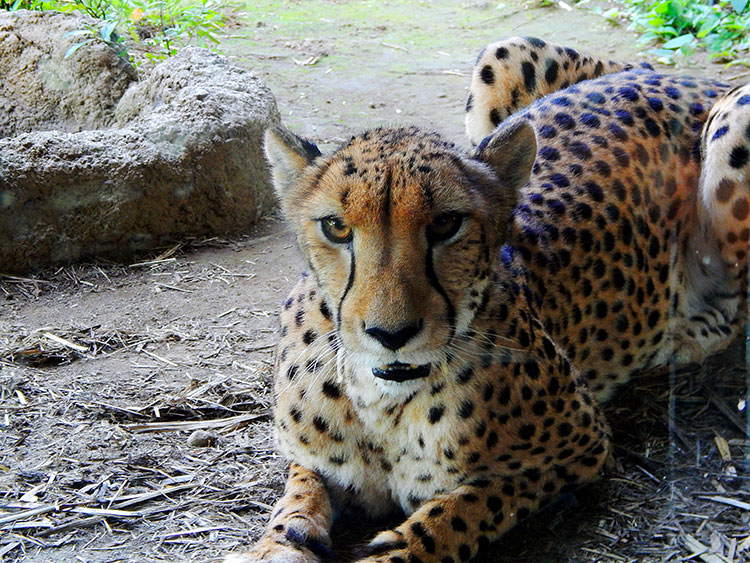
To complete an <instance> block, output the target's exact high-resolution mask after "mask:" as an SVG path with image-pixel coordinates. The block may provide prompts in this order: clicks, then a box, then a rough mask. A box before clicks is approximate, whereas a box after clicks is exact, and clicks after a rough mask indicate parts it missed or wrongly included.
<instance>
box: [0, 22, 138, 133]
mask: <svg viewBox="0 0 750 563" xmlns="http://www.w3.org/2000/svg"><path fill="white" fill-rule="evenodd" d="M100 23H101V22H97V21H96V20H94V19H93V18H89V17H87V16H83V15H71V14H61V13H58V12H29V11H26V10H20V11H18V12H7V11H5V10H0V78H1V79H0V137H10V136H13V135H17V134H19V133H24V132H29V131H43V130H49V129H55V130H58V131H81V130H83V129H96V128H97V127H103V126H106V125H109V124H110V123H111V122H112V120H113V118H114V110H115V106H116V105H117V102H118V101H119V100H120V98H121V97H122V95H123V94H124V93H125V90H126V89H127V88H128V86H130V85H131V84H132V83H133V82H135V81H136V79H137V76H136V72H135V70H134V69H133V67H132V66H131V65H130V64H129V63H128V62H127V61H125V60H123V59H122V58H120V57H118V56H117V54H116V53H115V51H114V50H113V49H112V48H111V47H109V46H108V45H106V44H105V43H104V42H102V41H94V42H91V43H89V44H88V45H86V46H85V47H84V48H83V49H82V50H79V51H78V52H77V53H75V54H74V55H73V56H71V57H69V58H67V59H66V58H64V55H65V51H66V50H67V49H68V47H69V46H70V45H72V44H74V43H75V42H77V41H82V40H85V39H86V38H87V37H89V36H87V35H76V36H68V37H63V36H64V35H65V34H67V33H70V32H73V31H78V30H86V29H87V27H93V28H95V27H96V26H97V25H99V24H100Z"/></svg>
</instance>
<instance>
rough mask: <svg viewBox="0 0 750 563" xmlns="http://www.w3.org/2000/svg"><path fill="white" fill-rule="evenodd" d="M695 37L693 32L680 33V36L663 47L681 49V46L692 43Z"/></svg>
mask: <svg viewBox="0 0 750 563" xmlns="http://www.w3.org/2000/svg"><path fill="white" fill-rule="evenodd" d="M693 39H695V37H694V36H693V34H692V33H686V34H685V35H680V36H679V37H675V38H674V39H670V40H669V41H667V42H666V43H664V45H662V47H663V48H664V49H679V48H680V47H684V46H685V45H687V44H688V43H690V42H691V41H692V40H693Z"/></svg>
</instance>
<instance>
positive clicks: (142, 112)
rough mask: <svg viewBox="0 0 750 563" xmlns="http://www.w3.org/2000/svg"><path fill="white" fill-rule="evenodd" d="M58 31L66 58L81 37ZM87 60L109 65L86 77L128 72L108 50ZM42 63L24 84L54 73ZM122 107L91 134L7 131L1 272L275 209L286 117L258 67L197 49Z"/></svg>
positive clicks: (162, 239) (167, 237)
mask: <svg viewBox="0 0 750 563" xmlns="http://www.w3.org/2000/svg"><path fill="white" fill-rule="evenodd" d="M32 16H36V14H32ZM3 21H4V20H3ZM35 21H36V20H35ZM17 24H18V22H17ZM20 27H21V28H23V24H20ZM4 29H5V28H4V27H3V24H2V23H0V44H1V43H3V42H4V41H5V39H4V38H5V37H7V36H3V35H2V33H12V32H7V31H6V32H3V30H4ZM54 33H55V29H54V28H52V29H50V30H48V36H50V37H48V41H50V42H51V43H53V44H54V45H55V47H54V49H53V54H52V55H49V56H50V57H51V59H50V60H56V61H58V63H60V61H62V59H61V57H60V56H58V55H60V52H62V53H64V52H65V50H67V48H68V47H69V45H70V43H71V42H72V41H66V40H61V39H60V37H59V36H58V37H52V35H53V34H54ZM16 35H21V34H20V33H16ZM40 51H42V52H45V50H44V49H43V48H40ZM0 52H5V51H4V50H2V49H0ZM78 56H81V57H87V58H88V57H91V58H92V60H90V61H88V62H79V63H76V64H81V65H83V66H86V65H96V64H98V63H99V62H102V61H105V60H106V61H107V62H104V63H103V64H101V65H100V66H98V67H97V68H98V71H97V72H94V71H92V72H90V73H89V74H82V73H78V74H77V75H76V76H77V78H78V79H80V80H83V81H86V80H87V79H88V78H90V79H91V80H94V81H96V83H97V84H102V83H106V82H107V80H110V79H108V78H102V73H106V72H108V71H109V70H110V69H112V68H114V69H115V70H116V72H118V73H119V72H120V70H119V68H120V67H119V63H118V64H115V65H112V62H111V61H112V60H111V59H109V58H108V56H107V57H105V56H103V55H102V52H101V51H100V50H99V49H98V48H97V49H95V50H92V51H90V52H88V46H87V47H83V48H82V49H80V50H79V51H77V52H76V53H75V55H74V56H73V57H71V59H73V58H75V57H78ZM39 60H46V59H44V57H41V58H40V59H39ZM68 60H70V59H68ZM64 63H65V61H63V62H62V63H60V64H64ZM0 64H1V63H0ZM41 66H42V67H43V66H45V65H41ZM46 66H49V64H48V65H46ZM0 68H1V67H0ZM39 69H40V65H39V64H31V65H28V66H27V67H26V68H25V73H26V74H24V75H23V76H24V78H23V80H24V81H25V83H33V78H34V76H36V78H37V80H40V81H42V80H44V78H43V76H40V75H44V73H43V72H40V70H39ZM61 72H62V71H61ZM28 75H31V77H29V76H28ZM18 76H20V75H14V76H11V77H9V80H11V81H15V80H18ZM112 80H113V82H112V83H114V79H112ZM73 88H75V89H76V90H77V91H79V92H89V91H91V90H90V88H89V87H88V86H86V85H81V84H76V86H74V87H73ZM67 92H68V91H67V90H65V89H63V90H62V95H63V96H64V95H66V93H67ZM86 103H90V100H88V99H87V100H82V104H86ZM91 103H93V102H91ZM94 105H96V107H106V106H107V102H106V101H103V102H102V101H100V102H96V104H94ZM112 110H113V111H112V112H111V113H109V114H107V112H105V111H102V117H101V118H97V121H99V122H100V123H104V124H107V123H109V124H111V125H112V127H110V128H100V129H95V130H90V129H89V130H85V129H87V128H88V124H89V123H90V122H87V121H86V119H85V118H84V119H82V120H78V121H77V123H78V126H79V127H78V128H79V129H84V130H81V131H79V132H69V131H70V130H71V129H75V127H72V126H71V125H70V123H69V122H68V121H66V122H65V124H64V125H63V126H61V127H59V128H58V130H54V131H53V130H47V131H33V132H26V133H20V134H18V133H16V135H15V136H14V137H6V138H0V272H16V273H17V272H23V271H28V270H32V269H37V268H41V267H45V266H50V265H58V264H64V263H70V262H73V261H76V260H81V259H84V258H88V257H95V256H107V257H114V258H120V259H123V258H127V257H129V256H131V255H132V254H133V253H135V252H137V251H141V250H144V249H148V248H152V247H154V246H157V245H162V244H165V243H167V242H169V241H174V240H177V239H180V238H181V237H185V236H188V235H190V236H204V235H216V234H231V233H238V232H243V231H245V230H247V229H248V227H249V226H250V225H251V224H252V223H253V222H254V221H255V220H256V219H257V218H258V217H259V216H260V215H261V214H263V213H264V212H266V211H267V210H268V209H269V208H271V207H272V206H273V204H274V196H273V191H272V189H271V184H270V178H269V174H268V170H267V166H266V163H265V160H264V157H263V151H262V138H263V131H264V130H265V129H266V128H267V127H269V126H272V125H276V124H277V123H278V121H279V115H278V111H277V109H276V103H275V101H274V99H273V96H272V95H271V93H270V91H269V90H268V89H267V88H266V87H265V86H264V85H263V84H262V83H261V81H260V80H259V79H258V78H256V77H255V76H254V75H253V74H252V73H250V72H248V71H246V70H242V69H240V68H237V67H234V66H232V65H230V64H228V63H227V62H226V61H225V60H224V59H223V58H221V57H219V56H217V55H214V54H212V53H210V52H209V51H206V50H204V49H198V48H187V49H184V50H183V51H181V52H180V53H179V54H178V55H177V56H175V57H173V58H171V59H169V60H167V61H166V62H164V63H162V64H160V65H159V66H157V67H156V68H155V69H154V70H153V71H152V73H151V75H150V76H149V77H148V78H147V79H146V80H144V81H143V82H139V83H134V84H133V85H131V86H130V88H129V89H128V90H127V91H126V92H125V93H124V94H123V95H122V97H121V99H120V100H119V102H118V103H117V105H116V106H114V107H113V108H112ZM87 115H90V114H87ZM50 121H51V122H54V120H50ZM43 122H44V123H45V127H44V128H45V129H47V128H48V127H47V126H46V124H47V123H48V121H43ZM16 127H18V126H16ZM16 131H17V129H16Z"/></svg>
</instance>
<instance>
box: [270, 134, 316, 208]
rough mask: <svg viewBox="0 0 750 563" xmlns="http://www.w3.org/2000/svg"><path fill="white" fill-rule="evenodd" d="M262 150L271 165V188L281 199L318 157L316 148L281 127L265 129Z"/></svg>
mask: <svg viewBox="0 0 750 563" xmlns="http://www.w3.org/2000/svg"><path fill="white" fill-rule="evenodd" d="M264 149H265V152H266V158H267V159H268V163H269V164H270V165H271V173H272V175H273V187H274V188H275V189H276V194H277V196H278V197H279V198H281V197H282V196H283V195H284V194H285V193H286V192H287V190H288V189H289V187H290V186H291V185H292V184H294V183H295V182H296V180H297V179H298V178H299V177H300V176H301V175H302V171H303V170H304V169H305V168H307V167H308V166H310V164H312V162H313V161H314V160H315V159H316V158H317V157H319V156H320V151H319V150H318V147H317V146H315V145H314V144H313V143H311V142H310V141H307V140H305V139H303V138H301V137H298V136H297V135H295V134H294V133H292V132H291V131H289V130H287V129H285V128H283V127H273V128H271V129H266V135H265V143H264Z"/></svg>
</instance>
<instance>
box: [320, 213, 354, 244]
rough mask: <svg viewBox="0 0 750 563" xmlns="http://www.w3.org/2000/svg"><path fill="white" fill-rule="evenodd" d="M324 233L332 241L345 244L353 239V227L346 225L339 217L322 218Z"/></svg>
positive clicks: (321, 223) (321, 226) (321, 224)
mask: <svg viewBox="0 0 750 563" xmlns="http://www.w3.org/2000/svg"><path fill="white" fill-rule="evenodd" d="M320 228H321V229H323V234H324V235H325V236H326V238H327V239H328V240H330V241H331V242H335V243H336V244H344V243H347V242H349V241H351V240H352V228H351V227H350V226H348V225H345V224H344V222H343V221H342V220H341V219H339V218H338V217H324V218H323V219H321V220H320Z"/></svg>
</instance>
